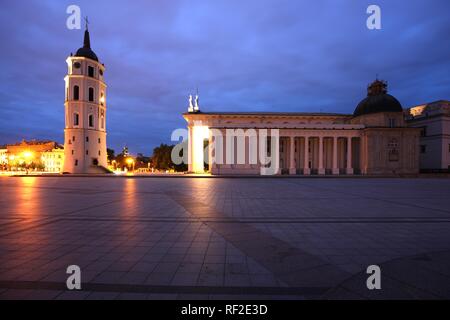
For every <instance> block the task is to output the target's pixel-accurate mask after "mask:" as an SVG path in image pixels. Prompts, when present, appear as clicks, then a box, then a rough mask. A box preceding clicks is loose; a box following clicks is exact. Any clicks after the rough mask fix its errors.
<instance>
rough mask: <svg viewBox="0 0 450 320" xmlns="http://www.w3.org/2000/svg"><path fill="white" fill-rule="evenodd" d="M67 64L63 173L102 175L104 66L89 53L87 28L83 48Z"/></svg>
mask: <svg viewBox="0 0 450 320" xmlns="http://www.w3.org/2000/svg"><path fill="white" fill-rule="evenodd" d="M66 62H67V66H68V73H67V75H66V77H65V78H64V80H65V96H66V97H65V104H64V105H65V129H64V158H65V161H64V169H63V171H64V172H66V173H104V172H105V171H107V169H106V167H107V166H108V162H107V153H106V84H105V80H104V72H105V66H104V65H103V64H102V63H100V62H99V60H98V57H97V55H96V54H95V53H94V51H92V49H91V42H90V36H89V31H88V29H87V26H86V31H85V33H84V44H83V47H81V48H80V49H78V50H77V52H76V53H75V55H70V57H68V58H67V60H66Z"/></svg>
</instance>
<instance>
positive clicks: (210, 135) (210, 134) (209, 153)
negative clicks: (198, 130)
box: [208, 130, 216, 173]
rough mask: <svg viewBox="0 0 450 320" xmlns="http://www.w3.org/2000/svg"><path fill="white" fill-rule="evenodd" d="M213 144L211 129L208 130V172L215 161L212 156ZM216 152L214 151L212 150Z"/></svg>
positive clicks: (211, 169)
mask: <svg viewBox="0 0 450 320" xmlns="http://www.w3.org/2000/svg"><path fill="white" fill-rule="evenodd" d="M213 144H215V141H214V137H213V134H212V131H211V130H208V165H209V172H210V173H212V171H213V167H215V165H216V163H215V160H214V156H213ZM214 152H216V151H214Z"/></svg>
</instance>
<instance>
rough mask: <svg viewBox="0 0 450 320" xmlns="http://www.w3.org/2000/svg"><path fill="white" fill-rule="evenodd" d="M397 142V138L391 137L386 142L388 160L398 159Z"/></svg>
mask: <svg viewBox="0 0 450 320" xmlns="http://www.w3.org/2000/svg"><path fill="white" fill-rule="evenodd" d="M398 148H399V144H398V141H397V139H395V138H393V139H391V140H390V141H389V143H388V159H389V161H393V162H394V161H399V158H400V156H399V150H398Z"/></svg>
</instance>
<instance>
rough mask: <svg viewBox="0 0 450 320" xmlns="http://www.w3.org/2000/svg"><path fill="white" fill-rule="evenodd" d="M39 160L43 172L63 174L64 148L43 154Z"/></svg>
mask: <svg viewBox="0 0 450 320" xmlns="http://www.w3.org/2000/svg"><path fill="white" fill-rule="evenodd" d="M41 160H42V164H43V166H44V171H45V172H54V173H59V172H63V166H64V148H62V147H60V148H55V149H53V150H51V151H45V152H43V153H42V155H41Z"/></svg>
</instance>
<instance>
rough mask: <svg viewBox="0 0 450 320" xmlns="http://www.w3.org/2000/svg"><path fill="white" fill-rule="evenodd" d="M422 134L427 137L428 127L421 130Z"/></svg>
mask: <svg viewBox="0 0 450 320" xmlns="http://www.w3.org/2000/svg"><path fill="white" fill-rule="evenodd" d="M420 136H421V137H426V136H427V127H423V128H422V131H420Z"/></svg>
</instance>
